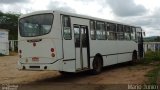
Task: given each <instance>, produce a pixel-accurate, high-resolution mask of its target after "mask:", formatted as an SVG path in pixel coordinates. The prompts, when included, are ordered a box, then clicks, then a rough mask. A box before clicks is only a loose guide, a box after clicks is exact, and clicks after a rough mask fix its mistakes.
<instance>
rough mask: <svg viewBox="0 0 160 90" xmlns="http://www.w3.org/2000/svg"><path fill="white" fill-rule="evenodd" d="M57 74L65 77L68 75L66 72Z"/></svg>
mask: <svg viewBox="0 0 160 90" xmlns="http://www.w3.org/2000/svg"><path fill="white" fill-rule="evenodd" d="M59 73H60V74H61V75H62V76H67V75H68V74H69V73H68V72H64V71H59Z"/></svg>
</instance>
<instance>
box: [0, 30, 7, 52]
mask: <svg viewBox="0 0 160 90" xmlns="http://www.w3.org/2000/svg"><path fill="white" fill-rule="evenodd" d="M8 35H9V31H8V30H6V29H0V54H3V55H9V41H8Z"/></svg>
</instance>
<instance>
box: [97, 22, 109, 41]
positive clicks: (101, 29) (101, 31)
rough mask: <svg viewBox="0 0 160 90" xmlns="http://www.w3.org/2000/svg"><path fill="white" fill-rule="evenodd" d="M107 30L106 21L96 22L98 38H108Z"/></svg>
mask: <svg viewBox="0 0 160 90" xmlns="http://www.w3.org/2000/svg"><path fill="white" fill-rule="evenodd" d="M106 36H107V35H106V30H105V24H104V22H97V23H96V38H97V39H98V40H106V39H107V38H106Z"/></svg>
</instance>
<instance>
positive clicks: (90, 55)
mask: <svg viewBox="0 0 160 90" xmlns="http://www.w3.org/2000/svg"><path fill="white" fill-rule="evenodd" d="M141 32H142V29H141V28H140V27H137V26H133V25H128V24H124V23H119V22H114V21H109V20H105V19H100V18H94V17H89V16H84V15H78V14H73V13H66V12H61V11H52V10H49V11H48V10H47V11H37V12H33V13H29V14H25V15H22V16H21V17H20V18H19V34H18V39H19V40H18V47H19V61H18V68H19V69H20V70H56V71H60V72H80V71H85V70H92V71H93V73H95V74H97V73H100V72H101V70H102V67H104V66H108V65H113V64H117V63H122V62H128V61H134V60H136V59H137V58H138V57H143V38H142V33H141Z"/></svg>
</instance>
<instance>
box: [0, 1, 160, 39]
mask: <svg viewBox="0 0 160 90" xmlns="http://www.w3.org/2000/svg"><path fill="white" fill-rule="evenodd" d="M39 10H61V11H66V12H71V13H77V14H82V15H87V16H92V17H98V18H103V19H107V20H113V21H118V22H122V23H126V24H132V25H137V26H141V27H142V29H143V30H144V31H145V32H146V37H148V36H160V0H0V11H2V12H14V13H22V14H26V13H30V12H33V11H39Z"/></svg>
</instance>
